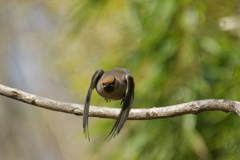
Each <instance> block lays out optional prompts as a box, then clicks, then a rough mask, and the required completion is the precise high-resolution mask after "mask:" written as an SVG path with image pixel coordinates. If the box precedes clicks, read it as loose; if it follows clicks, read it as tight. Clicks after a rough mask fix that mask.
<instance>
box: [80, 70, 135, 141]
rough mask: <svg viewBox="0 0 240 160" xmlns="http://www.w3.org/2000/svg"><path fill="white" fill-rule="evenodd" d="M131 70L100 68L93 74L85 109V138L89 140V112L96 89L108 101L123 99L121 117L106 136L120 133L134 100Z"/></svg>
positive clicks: (110, 136)
mask: <svg viewBox="0 0 240 160" xmlns="http://www.w3.org/2000/svg"><path fill="white" fill-rule="evenodd" d="M130 72H131V71H130V70H128V69H125V68H113V69H112V70H110V71H106V70H103V69H98V70H97V71H96V72H95V73H94V75H93V76H92V80H91V83H90V87H89V89H88V93H87V97H86V101H85V105H84V111H83V130H84V134H85V138H86V139H88V140H89V141H90V136H89V128H88V113H89V105H90V100H91V95H92V91H93V90H94V89H96V91H97V93H98V94H99V95H100V96H101V97H103V98H104V99H105V100H106V102H108V101H111V100H122V101H121V103H120V105H121V104H122V109H121V112H120V114H119V117H118V119H117V121H116V122H115V125H114V126H113V128H112V130H111V132H110V133H109V135H108V136H107V138H106V139H108V138H109V140H111V139H113V138H115V136H116V135H118V134H119V132H120V131H121V129H122V127H123V125H124V123H125V122H126V121H127V118H128V115H129V112H130V110H131V106H132V103H133V100H134V87H135V84H134V79H133V77H132V76H131V75H130V74H129V73H130ZM106 139H105V140H106Z"/></svg>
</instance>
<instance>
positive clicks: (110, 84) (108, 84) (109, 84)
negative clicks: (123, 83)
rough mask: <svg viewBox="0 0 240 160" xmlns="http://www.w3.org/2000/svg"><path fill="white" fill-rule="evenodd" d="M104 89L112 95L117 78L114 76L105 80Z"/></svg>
mask: <svg viewBox="0 0 240 160" xmlns="http://www.w3.org/2000/svg"><path fill="white" fill-rule="evenodd" d="M102 82H103V89H104V91H106V92H108V93H111V92H113V91H114V87H115V82H116V78H115V77H114V76H109V77H106V78H104V79H103V81H102Z"/></svg>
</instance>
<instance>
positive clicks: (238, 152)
mask: <svg viewBox="0 0 240 160" xmlns="http://www.w3.org/2000/svg"><path fill="white" fill-rule="evenodd" d="M72 3H73V4H72V6H70V7H69V8H70V9H69V10H70V11H69V16H70V17H71V20H70V21H69V23H71V24H72V26H71V27H70V28H68V30H69V35H67V36H66V37H67V38H66V37H65V39H63V40H62V44H63V45H64V48H63V49H62V50H61V52H60V56H59V58H58V59H57V64H58V66H59V70H61V72H62V73H64V74H65V75H66V73H69V74H68V75H67V76H65V77H66V79H67V82H68V84H69V87H70V88H71V89H72V90H73V91H75V92H76V95H77V96H79V97H81V101H80V103H82V104H83V103H84V100H85V95H86V93H87V89H88V87H89V84H90V79H91V76H92V75H93V73H94V72H95V70H97V69H99V68H103V69H106V70H110V69H112V68H115V67H123V68H128V69H130V70H131V71H132V72H131V75H132V76H133V77H134V80H135V86H136V88H135V100H134V104H133V108H151V107H154V106H157V107H163V106H168V105H173V104H179V103H184V102H189V101H194V100H201V99H229V100H237V101H240V92H239V89H240V85H239V82H240V65H239V59H240V53H239V42H240V41H239V37H237V36H236V35H234V34H230V33H228V32H225V31H222V30H221V29H220V28H219V25H218V23H219V22H218V20H219V19H220V18H222V17H224V16H231V15H234V14H236V12H237V8H239V2H238V1H224V0H220V1H219V0H218V1H216V0H213V1H207V0H202V1H192V0H179V1H177V0H161V1H158V0H151V1H143V0H140V1H136V0H129V1H111V0H88V1H74V2H72ZM58 55H59V53H58ZM82 95H84V96H82ZM119 103H120V101H119V102H111V103H110V104H106V102H105V101H104V100H103V98H102V97H100V96H99V95H98V94H97V93H96V92H94V93H93V97H92V102H91V104H92V105H96V106H108V107H112V106H116V107H120V105H119ZM91 120H93V119H91ZM91 120H90V121H91ZM113 124H114V122H113V121H111V122H110V120H99V121H97V122H96V121H95V123H94V124H91V125H92V126H90V132H91V135H92V136H93V135H94V136H95V137H97V138H96V140H94V144H95V147H93V148H94V149H93V150H92V152H93V154H98V158H99V157H101V156H102V157H101V158H99V159H103V157H104V159H140V160H141V159H148V160H151V159H164V160H168V159H184V160H187V159H218V160H221V159H237V157H239V156H240V148H239V146H240V136H239V135H240V125H239V124H240V120H239V117H237V116H236V115H234V114H233V113H228V114H226V113H223V112H217V111H214V112H204V113H201V114H199V115H185V116H180V117H176V118H171V119H170V118H169V119H159V120H148V121H128V122H127V123H126V124H125V126H124V128H123V130H122V132H121V133H120V135H119V136H121V137H119V136H118V137H116V138H115V139H114V141H117V142H118V143H117V144H115V146H114V148H113V147H112V148H111V150H109V151H108V152H107V153H104V154H102V155H100V154H99V152H100V151H101V147H100V146H101V145H102V143H103V142H102V141H101V140H100V139H102V138H103V137H100V136H99V135H107V134H108V132H109V131H110V130H111V128H112V127H113ZM121 134H122V135H121Z"/></svg>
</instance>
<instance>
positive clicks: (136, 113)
mask: <svg viewBox="0 0 240 160" xmlns="http://www.w3.org/2000/svg"><path fill="white" fill-rule="evenodd" d="M0 95H3V96H5V97H9V98H12V99H15V100H18V101H22V102H24V103H27V104H31V105H33V106H38V107H41V108H45V109H49V110H53V111H59V112H65V113H71V114H76V115H83V109H84V105H81V104H74V103H66V102H60V101H56V100H52V99H48V98H44V97H40V96H37V95H34V94H30V93H26V92H23V91H20V90H18V89H15V88H10V87H7V86H4V85H0ZM203 111H223V112H226V113H228V112H233V113H235V114H237V115H238V116H239V117H240V102H238V101H230V100H222V99H206V100H199V101H192V102H188V103H182V104H178V105H173V106H166V107H153V108H148V109H145V108H143V109H131V112H130V114H129V117H128V119H129V120H147V119H160V118H170V117H176V116H180V115H184V114H198V113H201V112H203ZM119 113H120V109H116V108H106V107H96V106H90V111H89V116H90V117H99V118H111V119H117V118H118V114H119Z"/></svg>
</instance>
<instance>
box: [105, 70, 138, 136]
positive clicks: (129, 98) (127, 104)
mask: <svg viewBox="0 0 240 160" xmlns="http://www.w3.org/2000/svg"><path fill="white" fill-rule="evenodd" d="M124 78H125V81H126V83H127V89H126V93H125V94H126V97H125V99H124V102H123V106H122V110H121V112H120V114H119V117H118V119H117V121H116V123H115V125H114V127H113V129H112V130H111V132H110V133H109V135H108V136H107V138H106V139H108V138H109V140H110V139H111V138H114V137H115V136H116V135H117V134H119V132H120V131H121V129H122V127H123V125H124V123H125V122H126V120H127V118H128V115H129V112H130V110H131V105H132V103H133V99H134V81H133V77H132V76H131V75H129V74H127V75H126V76H125V77H124Z"/></svg>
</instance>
